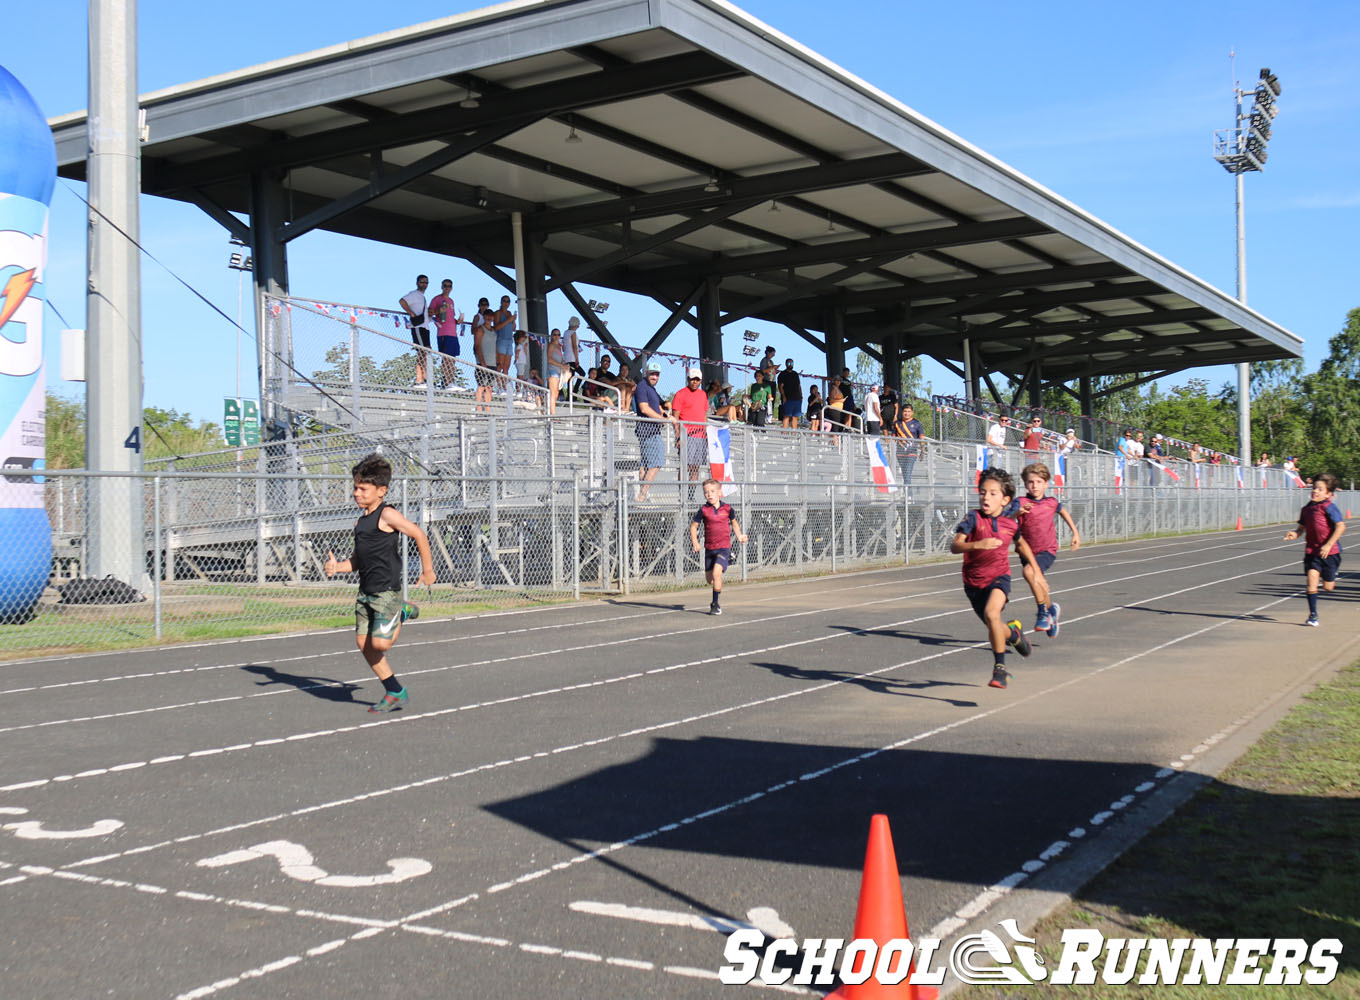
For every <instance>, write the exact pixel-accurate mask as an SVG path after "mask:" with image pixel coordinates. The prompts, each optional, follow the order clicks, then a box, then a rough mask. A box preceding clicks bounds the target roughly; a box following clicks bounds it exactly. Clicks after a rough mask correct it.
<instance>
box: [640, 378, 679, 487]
mask: <svg viewBox="0 0 1360 1000" xmlns="http://www.w3.org/2000/svg"><path fill="white" fill-rule="evenodd" d="M660 381H661V362H660V361H653V362H651V363H650V364H648V365H647V374H646V377H645V378H643V380H642V382H641V383H639V385H638V387H637V390H636V391H635V392H634V393H633V410H634V412H636V413H637V415H638V421H637V423H636V424H635V425H634V426H633V432H634V433H635V434H636V435H637V439H638V452H639V453H640V455H641V459H640V465H641V469H640V472H639V473H638V495H637V500H638V502H639V503H645V502H646V500H647V495H648V493H650V492H651V489H652V480H654V479H656V473H657V470H658V469H660V468H661V466H663V465H665V464H666V435H665V434H664V433H662V431H663V430H664V428H663V427H662V421H669V422H670V423H673V424H674V423H675V422H676V420H675V418H674V417H670V416H667V415H666V413H665V412H664V411H663V410H662V408H661V394H660V393H659V392H657V391H656V384H657V383H658V382H660ZM678 433H679V428H678V426H677V436H678Z"/></svg>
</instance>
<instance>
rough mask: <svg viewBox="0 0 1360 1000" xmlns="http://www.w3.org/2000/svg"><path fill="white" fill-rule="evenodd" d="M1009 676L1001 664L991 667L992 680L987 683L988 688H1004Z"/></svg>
mask: <svg viewBox="0 0 1360 1000" xmlns="http://www.w3.org/2000/svg"><path fill="white" fill-rule="evenodd" d="M1010 677H1011V675H1010V674H1009V673H1007V672H1006V668H1005V667H1003V666H1002V665H1001V664H999V663H998V664H997V665H996V666H994V667H992V679H991V680H990V681H988V682H987V686H988V687H993V688H1004V687H1005V686H1006V682H1007V681H1008V680H1010Z"/></svg>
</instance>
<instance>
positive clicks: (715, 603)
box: [713, 590, 722, 608]
mask: <svg viewBox="0 0 1360 1000" xmlns="http://www.w3.org/2000/svg"><path fill="white" fill-rule="evenodd" d="M721 596H722V591H721V590H715V591H713V606H714V607H715V608H716V607H717V606H718V598H719V597H721Z"/></svg>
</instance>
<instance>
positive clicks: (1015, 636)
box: [1006, 621, 1030, 656]
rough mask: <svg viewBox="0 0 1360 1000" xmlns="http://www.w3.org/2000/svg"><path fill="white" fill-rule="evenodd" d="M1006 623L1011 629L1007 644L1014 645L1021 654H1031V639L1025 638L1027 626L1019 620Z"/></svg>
mask: <svg viewBox="0 0 1360 1000" xmlns="http://www.w3.org/2000/svg"><path fill="white" fill-rule="evenodd" d="M1006 625H1007V626H1008V627H1009V628H1010V630H1011V635H1010V638H1009V639H1007V640H1006V645H1008V646H1014V647H1015V651H1016V652H1017V653H1019V654H1020V655H1021V656H1029V654H1030V646H1029V640H1028V639H1026V638H1025V627H1024V626H1023V625H1021V624H1020V622H1018V621H1013V622H1007V623H1006Z"/></svg>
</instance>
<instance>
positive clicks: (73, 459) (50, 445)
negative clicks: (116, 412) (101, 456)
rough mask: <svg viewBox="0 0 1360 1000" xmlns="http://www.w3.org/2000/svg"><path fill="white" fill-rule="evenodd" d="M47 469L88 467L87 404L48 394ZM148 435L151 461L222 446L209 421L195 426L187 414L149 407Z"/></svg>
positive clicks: (146, 414) (146, 441)
mask: <svg viewBox="0 0 1360 1000" xmlns="http://www.w3.org/2000/svg"><path fill="white" fill-rule="evenodd" d="M46 405H47V413H46V419H45V423H46V428H47V466H48V468H50V469H83V468H85V403H84V401H83V400H76V399H66V398H64V397H62V396H57V395H54V394H52V393H50V392H49V393H48V394H47V404H46ZM142 424H143V426H144V427H145V436H144V437H143V440H142V453H143V454H144V455H145V456H146V457H147V458H166V457H174V456H176V455H192V454H194V453H195V452H201V451H215V450H217V449H219V448H221V447H223V445H222V429H221V428H220V427H218V426H217V424H214V423H211V422H209V421H200V422H199V423H197V424H195V423H194V422H193V418H191V417H190V416H189V415H188V414H187V413H180V412H179V411H178V410H162V409H160V408H158V407H155V406H148V407H147V408H146V409H145V410H143V411H142Z"/></svg>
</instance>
